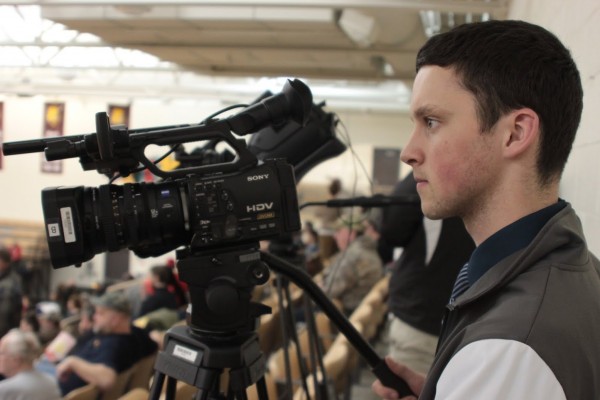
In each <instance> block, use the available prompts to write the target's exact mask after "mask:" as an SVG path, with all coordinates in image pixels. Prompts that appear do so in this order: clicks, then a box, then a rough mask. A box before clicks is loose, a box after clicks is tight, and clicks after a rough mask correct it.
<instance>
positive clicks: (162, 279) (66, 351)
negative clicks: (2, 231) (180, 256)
mask: <svg viewBox="0 0 600 400" xmlns="http://www.w3.org/2000/svg"><path fill="white" fill-rule="evenodd" d="M15 269H16V268H15V264H14V263H13V259H12V258H11V252H10V251H9V250H8V249H6V248H3V247H0V297H1V298H2V301H1V302H0V304H1V306H2V307H0V314H1V315H0V327H1V328H2V332H1V333H2V335H1V336H0V337H1V340H0V374H1V375H0V398H2V399H7V400H8V399H10V400H21V399H33V400H35V399H50V400H52V399H60V398H62V397H63V396H65V395H66V394H68V393H69V392H71V391H73V390H74V389H77V388H80V387H83V386H86V385H90V384H91V385H94V386H96V387H97V388H98V389H99V390H100V391H105V390H108V389H110V388H111V387H112V386H113V385H114V384H115V381H116V379H117V376H118V375H119V374H120V373H122V372H124V371H126V370H128V369H129V368H131V367H132V366H133V364H135V363H136V362H137V361H140V360H142V359H143V358H145V357H147V356H150V355H152V354H155V353H156V352H157V350H158V348H159V346H160V345H161V343H159V342H157V341H156V337H155V336H153V335H151V331H152V330H154V329H168V328H169V327H170V326H172V325H174V324H175V323H176V322H178V321H182V320H184V318H185V307H186V305H187V303H188V300H187V298H188V294H187V287H186V286H185V284H184V283H183V282H180V281H179V280H178V279H177V275H176V272H175V271H174V268H173V265H172V264H171V265H157V266H154V267H153V268H152V269H151V271H150V272H149V274H148V276H147V277H146V278H143V279H140V280H137V282H134V284H135V286H137V287H138V290H135V291H132V292H135V293H138V295H137V297H138V298H136V299H133V300H132V298H131V293H128V291H127V290H126V289H119V290H111V288H110V287H108V288H107V287H104V288H101V289H99V290H96V291H91V290H89V289H86V288H78V287H76V286H75V285H74V284H62V285H59V286H58V287H57V288H56V290H55V291H54V293H53V295H52V296H51V297H50V298H48V299H42V300H40V301H38V302H36V303H31V302H30V301H28V299H27V296H26V295H25V294H24V293H23V291H22V287H23V286H22V282H21V278H20V276H19V275H18V274H17V272H16V271H15ZM130 287H133V285H132V286H130ZM139 293H141V295H140V294H139Z"/></svg>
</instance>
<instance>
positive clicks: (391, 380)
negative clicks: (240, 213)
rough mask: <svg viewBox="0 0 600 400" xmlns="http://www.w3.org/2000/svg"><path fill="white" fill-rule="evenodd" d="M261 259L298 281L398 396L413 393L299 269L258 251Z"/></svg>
mask: <svg viewBox="0 0 600 400" xmlns="http://www.w3.org/2000/svg"><path fill="white" fill-rule="evenodd" d="M261 259H262V260H263V261H264V262H265V263H267V265H268V266H269V268H270V269H271V270H273V271H274V272H276V273H278V274H281V275H283V276H285V277H287V278H289V279H290V280H291V281H292V282H294V283H295V284H296V285H298V286H299V287H300V288H301V289H302V290H304V292H305V293H307V294H308V295H309V296H310V298H311V299H312V300H313V301H314V302H315V303H316V304H317V305H318V306H319V307H320V308H321V310H322V311H323V312H324V313H325V314H326V315H327V317H329V319H330V320H331V322H333V323H334V324H335V326H336V327H337V328H338V329H339V331H340V333H342V334H343V335H344V336H345V337H346V338H348V341H349V342H350V344H352V345H353V346H354V348H356V350H357V351H358V352H359V354H360V355H361V356H362V357H363V358H364V359H365V361H366V362H367V364H369V366H370V367H371V371H372V372H373V374H374V375H375V376H376V377H377V378H378V379H379V380H380V381H381V382H382V383H383V384H384V385H385V386H387V387H390V388H393V389H395V390H396V391H397V392H398V394H399V395H400V397H403V396H409V395H414V394H413V392H412V390H410V388H409V387H408V384H407V383H406V382H405V381H404V380H402V379H401V378H400V377H398V376H397V375H396V374H394V373H393V372H392V371H391V370H390V368H389V367H388V366H387V364H386V363H385V360H383V359H382V358H381V357H380V356H379V355H378V354H377V352H376V351H375V350H374V349H373V347H371V345H370V344H369V343H368V342H367V341H366V340H365V339H364V338H363V337H362V336H361V335H360V333H359V332H358V331H357V330H356V328H355V327H354V326H353V325H352V323H351V322H350V321H349V320H348V319H347V318H346V317H345V316H344V315H343V314H342V313H341V312H340V311H339V310H338V309H337V308H336V307H335V305H334V304H333V303H332V302H331V300H330V299H329V298H328V297H327V296H326V295H325V293H324V292H323V291H322V290H321V289H320V288H319V287H318V286H317V284H316V283H315V282H314V281H313V280H312V278H311V277H310V275H308V274H307V273H306V272H305V271H303V270H302V269H300V268H298V267H296V266H295V265H293V264H290V263H288V262H286V261H285V260H282V259H281V258H279V257H277V256H274V255H272V254H269V253H264V252H261Z"/></svg>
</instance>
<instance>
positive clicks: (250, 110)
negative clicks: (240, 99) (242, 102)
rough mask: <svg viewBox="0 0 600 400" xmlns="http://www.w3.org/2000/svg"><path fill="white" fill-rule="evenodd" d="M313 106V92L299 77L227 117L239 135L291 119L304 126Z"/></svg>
mask: <svg viewBox="0 0 600 400" xmlns="http://www.w3.org/2000/svg"><path fill="white" fill-rule="evenodd" d="M311 108H312V93H311V92H310V89H309V88H308V86H306V85H305V84H304V83H303V82H302V81H300V80H298V79H294V80H288V81H287V82H286V83H285V85H284V87H283V89H282V91H281V93H278V94H276V95H273V96H270V97H267V98H266V99H264V100H261V101H260V102H258V103H256V104H253V105H251V106H249V107H246V108H245V109H244V110H242V111H240V112H239V113H238V114H235V115H233V116H231V117H229V118H227V122H228V123H229V126H230V127H231V130H232V131H234V132H235V133H237V134H238V135H245V134H248V133H253V132H255V131H257V130H258V129H260V128H263V127H264V126H265V125H266V124H273V123H275V122H277V121H280V120H284V119H291V120H293V121H294V122H297V123H298V124H300V125H302V126H304V125H305V124H306V122H307V120H308V116H309V114H310V110H311Z"/></svg>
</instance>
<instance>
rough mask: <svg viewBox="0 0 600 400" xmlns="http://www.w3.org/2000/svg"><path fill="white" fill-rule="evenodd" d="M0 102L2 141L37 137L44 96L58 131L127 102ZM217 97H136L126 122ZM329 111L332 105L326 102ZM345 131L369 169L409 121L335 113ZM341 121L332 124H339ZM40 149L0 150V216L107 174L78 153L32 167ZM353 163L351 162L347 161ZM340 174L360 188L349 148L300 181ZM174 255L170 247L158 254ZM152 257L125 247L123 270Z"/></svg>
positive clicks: (180, 114)
mask: <svg viewBox="0 0 600 400" xmlns="http://www.w3.org/2000/svg"><path fill="white" fill-rule="evenodd" d="M0 101H3V102H4V142H11V141H21V140H28V139H39V138H41V136H42V129H43V110H44V103H45V102H50V101H62V102H65V103H66V107H65V127H64V131H65V132H64V133H65V135H76V134H86V133H91V132H94V131H95V125H94V123H95V122H94V121H95V120H94V116H95V114H96V113H97V112H100V111H106V109H107V105H108V104H109V103H110V104H120V105H123V104H128V103H129V100H128V99H120V98H97V97H93V98H92V97H86V98H81V97H69V96H55V97H52V98H49V97H42V96H35V97H31V98H19V97H9V96H6V97H0ZM222 107H223V105H221V104H220V103H218V102H216V101H206V102H199V101H175V100H174V101H169V102H165V101H161V100H153V99H137V100H134V101H133V102H132V103H131V114H130V121H131V122H130V128H133V129H135V128H143V127H153V126H162V125H170V124H182V123H197V122H199V121H201V120H202V119H203V118H205V117H206V116H208V115H210V114H212V113H214V112H216V111H218V110H219V109H221V108H222ZM329 111H335V110H329ZM338 115H339V116H340V119H341V120H342V121H343V125H344V127H345V130H346V131H347V132H344V133H343V134H344V136H345V135H349V136H350V141H351V143H352V144H353V147H354V149H355V153H356V154H357V156H358V157H360V158H361V159H362V162H363V164H364V165H365V167H366V169H367V173H368V174H370V173H371V169H372V152H373V148H374V147H401V145H402V143H404V142H405V141H406V138H407V137H408V133H409V129H410V121H409V120H408V119H407V118H406V117H405V116H401V115H393V114H374V113H372V112H343V111H340V112H339V113H338ZM344 127H342V126H341V125H340V130H343V129H344ZM41 158H42V153H35V154H27V155H14V156H4V157H3V168H2V169H1V170H0V187H1V188H2V189H1V190H2V196H0V219H13V220H15V219H16V220H24V221H39V222H42V220H43V213H42V207H41V200H40V191H41V189H42V188H45V187H51V186H70V185H72V186H80V185H84V186H98V185H102V184H106V183H107V178H106V177H104V176H103V175H100V174H98V173H97V172H96V171H83V170H82V169H81V167H80V165H79V162H78V160H76V159H70V160H64V161H63V173H62V174H43V173H41V172H40V162H41ZM355 164H356V168H355ZM333 177H340V178H342V180H343V182H344V186H345V187H346V188H348V189H350V188H351V187H352V186H353V184H354V181H355V180H356V181H357V184H358V190H359V192H360V193H366V191H367V187H368V180H367V179H366V177H365V173H364V172H363V171H362V170H361V169H360V167H359V166H358V164H357V163H355V161H354V160H353V156H352V155H351V152H349V151H347V152H346V153H344V154H343V155H342V156H340V157H338V158H336V159H333V160H328V161H326V162H324V163H322V164H320V165H319V166H317V167H315V168H314V169H313V170H312V171H311V172H310V173H309V174H308V175H306V176H305V177H304V179H303V182H306V183H314V184H323V185H326V184H327V183H328V182H329V179H330V178H333ZM167 257H174V254H173V253H170V254H167V255H165V256H163V257H161V258H160V259H161V260H162V259H164V258H167ZM158 261H160V260H157V259H149V260H142V259H139V258H137V257H135V256H134V255H133V254H132V256H131V257H130V271H131V272H132V273H133V274H134V275H140V274H145V273H146V272H147V271H148V269H149V266H150V265H152V264H154V263H157V262H158ZM103 268H104V258H103V257H101V256H97V257H95V258H94V259H93V260H92V262H91V263H89V264H87V265H85V264H84V267H83V268H81V269H74V268H72V267H68V268H63V269H61V270H58V271H55V273H54V281H55V283H56V282H57V281H63V280H66V279H73V280H77V281H79V282H80V283H82V284H88V283H92V282H94V281H98V280H101V279H102V277H103V274H104V269H103Z"/></svg>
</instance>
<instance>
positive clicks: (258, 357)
mask: <svg viewBox="0 0 600 400" xmlns="http://www.w3.org/2000/svg"><path fill="white" fill-rule="evenodd" d="M257 247H258V246H245V247H239V248H232V249H229V251H219V252H215V253H208V254H206V253H204V254H203V255H202V256H200V255H195V254H194V255H189V254H186V252H185V251H184V252H178V255H177V258H178V260H179V261H178V270H179V274H180V277H181V279H182V280H183V281H184V282H186V283H187V284H188V285H189V288H190V296H191V302H190V306H189V307H188V321H187V322H188V326H176V327H173V328H171V329H170V330H169V331H168V332H167V334H166V335H165V339H164V349H165V350H164V351H162V352H160V353H159V355H158V357H157V360H156V364H155V367H154V368H155V374H154V381H153V384H152V387H151V389H150V396H149V399H152V400H158V398H159V396H160V394H161V391H162V386H163V384H164V381H165V378H166V377H167V378H168V379H167V387H166V398H167V400H170V399H174V396H175V387H176V382H177V380H180V381H183V382H185V383H187V384H189V385H192V386H195V387H197V388H198V389H199V391H198V393H197V395H196V399H202V400H207V399H221V398H227V399H234V398H238V399H246V388H247V387H249V386H251V385H253V384H255V383H256V384H257V390H258V393H259V397H260V398H261V399H267V391H266V384H265V381H264V373H265V357H264V355H263V354H262V352H261V351H260V347H259V343H258V337H257V335H256V332H255V328H256V325H257V321H258V317H260V315H262V314H266V313H269V312H270V308H269V307H267V306H264V305H262V304H258V303H253V302H251V301H250V297H251V293H252V289H253V288H254V286H255V285H257V284H263V283H265V282H266V281H267V280H268V278H269V270H268V268H267V267H266V265H265V264H264V263H263V262H262V261H261V260H260V253H259V252H258V250H257ZM225 371H228V377H229V382H228V388H227V393H226V394H224V393H221V392H220V386H221V385H220V379H221V376H222V374H223V373H224V372H225ZM225 396H226V397H225Z"/></svg>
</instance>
